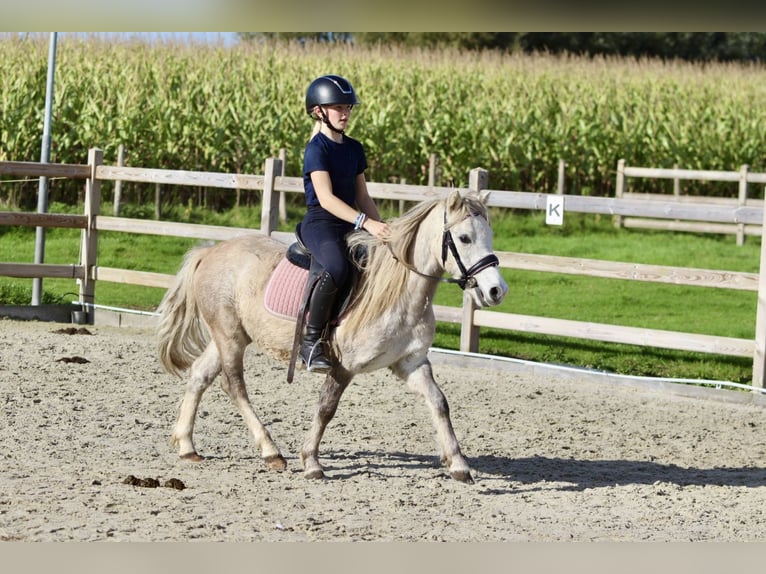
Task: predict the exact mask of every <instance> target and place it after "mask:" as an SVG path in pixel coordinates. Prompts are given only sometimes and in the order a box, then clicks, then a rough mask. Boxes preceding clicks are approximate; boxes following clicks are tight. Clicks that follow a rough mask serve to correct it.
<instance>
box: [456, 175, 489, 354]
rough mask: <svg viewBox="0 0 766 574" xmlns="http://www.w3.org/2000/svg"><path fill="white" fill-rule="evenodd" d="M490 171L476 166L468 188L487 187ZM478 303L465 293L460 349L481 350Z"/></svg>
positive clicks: (465, 350) (473, 189)
mask: <svg viewBox="0 0 766 574" xmlns="http://www.w3.org/2000/svg"><path fill="white" fill-rule="evenodd" d="M488 182H489V172H487V170H486V169H482V168H480V167H477V168H474V169H472V170H471V172H470V173H469V174H468V188H469V189H470V190H471V191H480V190H482V189H487V184H488ZM474 311H476V305H475V304H474V302H473V298H472V297H471V296H470V295H469V294H468V293H465V292H464V293H463V318H462V320H461V321H460V350H461V351H462V352H464V353H465V352H470V353H476V352H478V350H479V327H477V326H476V325H474V321H473V313H474Z"/></svg>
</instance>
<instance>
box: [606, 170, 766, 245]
mask: <svg viewBox="0 0 766 574" xmlns="http://www.w3.org/2000/svg"><path fill="white" fill-rule="evenodd" d="M629 177H633V178H654V179H672V180H673V196H672V199H673V201H678V202H687V203H705V204H712V205H721V206H729V207H732V206H737V207H744V206H746V205H750V206H758V207H761V208H762V207H763V204H764V202H763V200H762V199H752V198H749V197H748V186H749V184H751V183H766V174H764V173H752V172H750V169H749V167H748V166H747V165H743V166H741V167H740V169H739V171H715V170H693V169H678V168H674V169H658V168H650V167H631V166H626V165H625V160H624V159H621V160H619V161H618V162H617V181H616V184H615V197H618V198H635V199H644V200H649V201H663V200H667V199H668V197H669V196H668V195H664V194H652V193H632V192H629V191H627V178H629ZM681 180H697V181H718V182H731V183H733V184H737V197H736V198H734V197H701V196H689V195H682V194H681V192H680V185H679V182H680V181H681ZM615 224H616V225H618V226H620V225H622V226H624V227H632V228H642V229H662V230H666V231H691V232H695V233H721V234H725V233H730V234H736V236H737V245H742V244H743V243H744V241H745V236H746V235H757V236H760V235H762V234H763V226H762V225H760V224H757V225H748V224H746V223H731V222H713V221H681V220H678V219H676V220H670V219H647V218H641V217H621V216H618V217H616V218H615Z"/></svg>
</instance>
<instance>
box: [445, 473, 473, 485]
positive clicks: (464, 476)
mask: <svg viewBox="0 0 766 574" xmlns="http://www.w3.org/2000/svg"><path fill="white" fill-rule="evenodd" d="M450 476H452V478H454V479H455V480H457V481H458V482H462V483H465V484H473V483H474V482H473V477H472V476H471V473H470V472H469V471H467V470H456V471H455V472H451V473H450Z"/></svg>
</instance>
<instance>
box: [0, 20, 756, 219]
mask: <svg viewBox="0 0 766 574" xmlns="http://www.w3.org/2000/svg"><path fill="white" fill-rule="evenodd" d="M47 52H48V40H47V35H45V36H43V35H36V36H35V35H33V36H29V37H26V38H21V37H18V36H14V35H9V34H6V35H0V68H1V69H2V70H3V74H2V75H0V160H19V161H38V160H39V157H40V142H41V135H42V126H43V113H44V103H45V80H46V72H47ZM764 71H765V70H764V69H763V66H757V65H739V64H707V65H705V66H702V65H693V64H688V63H682V62H665V63H663V62H661V61H654V60H651V61H650V60H643V61H636V60H625V59H617V58H596V59H588V58H585V57H567V56H563V57H561V56H559V57H553V56H548V55H535V56H529V55H516V54H500V53H488V52H458V51H452V50H446V51H429V50H418V49H403V48H396V49H394V48H385V47H379V48H374V47H353V46H345V45H344V46H327V45H319V44H317V45H308V44H307V45H300V44H289V43H272V44H245V43H241V44H238V45H235V46H223V45H207V44H199V43H179V42H165V43H154V44H152V43H143V42H140V41H137V40H132V41H127V40H126V41H120V40H119V39H118V40H104V39H101V38H96V37H80V38H65V39H63V40H59V42H58V48H57V62H56V82H55V93H54V96H55V98H54V107H53V109H54V115H53V121H52V134H51V136H52V151H51V161H52V162H61V163H85V161H86V158H87V150H88V148H90V147H100V148H102V149H103V150H104V152H105V161H106V163H108V164H114V163H116V157H117V149H118V146H119V145H121V144H122V145H123V146H124V148H125V150H126V161H125V164H126V165H131V166H140V167H157V168H166V169H184V170H202V171H221V172H233V173H262V172H263V164H264V161H265V159H266V158H267V157H272V156H277V155H278V153H279V150H280V149H283V148H284V149H285V150H286V151H287V163H286V169H285V174H286V175H288V176H298V175H300V170H301V160H302V150H303V146H304V145H305V142H306V140H307V138H308V135H309V133H310V129H311V122H310V120H309V118H308V117H307V115H306V113H305V110H304V94H305V89H306V87H307V86H308V84H309V82H310V81H311V80H312V79H313V78H314V77H316V76H318V75H320V74H325V73H338V74H341V75H343V76H345V77H347V78H349V79H350V80H351V82H352V83H353V84H354V86H355V88H356V91H357V95H358V96H359V99H360V100H361V105H360V106H359V108H358V109H356V110H355V113H354V117H353V118H352V122H351V124H350V128H349V135H352V136H353V137H356V138H357V139H360V140H361V141H362V142H363V143H364V145H365V146H366V150H367V155H368V161H369V164H370V168H369V171H368V172H367V178H368V180H370V181H401V180H406V181H407V182H408V183H413V184H425V183H427V179H428V168H429V165H428V162H429V157H430V156H431V154H435V155H436V157H437V158H438V165H439V171H438V179H437V184H440V185H457V186H464V185H466V184H467V176H468V172H469V170H470V169H472V168H474V167H484V168H486V169H488V170H489V171H490V187H492V188H494V189H506V190H520V191H534V192H543V193H546V192H552V191H554V190H555V188H556V181H557V176H558V163H559V160H564V161H565V162H566V172H565V186H566V193H580V194H590V195H610V194H612V193H613V190H614V181H615V169H616V164H617V160H618V159H620V158H624V159H625V160H626V162H627V164H628V165H638V166H648V167H673V166H674V165H678V166H679V167H682V168H689V169H720V170H737V169H739V167H740V165H742V164H748V165H750V168H751V170H752V171H766V130H764V129H763V126H764V124H765V123H764V110H766V74H764ZM632 185H634V186H635V187H634V188H633V190H635V191H655V192H662V191H666V192H669V191H670V190H669V189H667V186H668V182H662V181H655V180H646V181H642V182H636V183H633V184H632ZM684 185H685V186H686V188H685V190H684V191H686V192H687V193H691V194H694V193H704V194H706V195H727V194H730V195H733V196H735V195H736V186H731V185H724V184H711V183H708V184H703V183H701V182H699V183H695V182H685V183H684ZM36 189H37V184H36V182H26V183H24V182H18V181H14V180H11V178H8V177H6V178H4V181H1V182H0V203H5V204H9V205H13V206H17V205H19V204H23V203H24V202H27V203H28V204H30V205H34V203H35V193H36ZM104 189H105V191H104V193H105V194H106V193H108V191H109V189H108V186H104ZM130 189H132V190H133V191H132V193H133V194H134V195H133V197H132V200H133V201H140V200H141V188H140V187H139V186H137V185H136V186H131V187H129V188H128V192H127V193H126V191H123V200H124V201H131V196H130V193H131V192H130ZM50 190H51V191H50V194H51V200H52V201H60V202H64V203H73V202H76V201H77V197H78V195H79V193H80V185H79V184H75V183H74V182H63V181H52V182H51V188H50ZM144 193H145V194H146V192H145V191H144ZM173 193H175V194H179V195H178V196H177V198H176V199H177V200H178V201H183V202H186V201H192V199H193V198H194V197H196V195H195V194H196V192H195V191H194V190H176V191H173ZM183 194H187V195H183ZM146 197H147V199H148V195H146ZM190 198H192V199H190ZM225 206H226V205H225V202H224V207H225Z"/></svg>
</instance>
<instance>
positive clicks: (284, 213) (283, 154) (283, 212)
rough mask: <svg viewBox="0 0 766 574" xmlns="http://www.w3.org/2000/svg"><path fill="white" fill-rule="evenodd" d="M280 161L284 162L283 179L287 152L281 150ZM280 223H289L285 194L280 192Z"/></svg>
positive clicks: (281, 173)
mask: <svg viewBox="0 0 766 574" xmlns="http://www.w3.org/2000/svg"><path fill="white" fill-rule="evenodd" d="M279 161H281V162H282V167H281V168H280V170H279V175H280V176H281V177H284V176H285V164H286V163H287V150H286V149H285V148H281V149H280V150H279ZM279 221H281V222H282V223H285V222H286V221H287V204H286V203H285V192H284V191H280V192H279Z"/></svg>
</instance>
